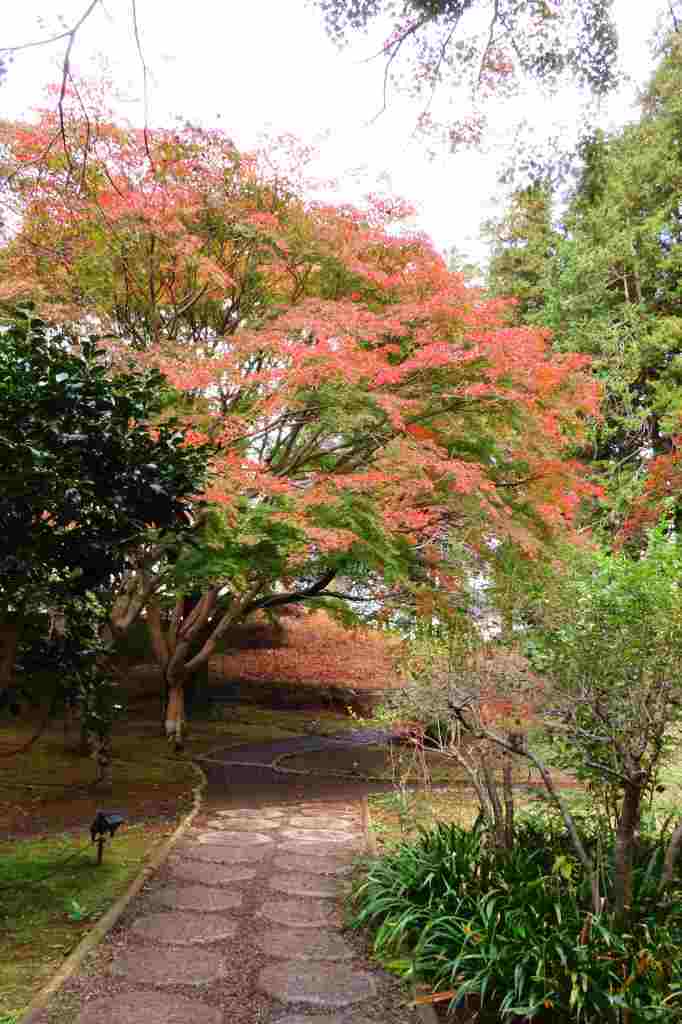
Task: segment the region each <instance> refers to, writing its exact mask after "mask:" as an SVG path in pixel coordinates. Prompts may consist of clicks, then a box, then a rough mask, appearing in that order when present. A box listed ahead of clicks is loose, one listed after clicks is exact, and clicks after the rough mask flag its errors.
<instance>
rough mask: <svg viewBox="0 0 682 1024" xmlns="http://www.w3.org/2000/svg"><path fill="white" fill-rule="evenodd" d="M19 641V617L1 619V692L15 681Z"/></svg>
mask: <svg viewBox="0 0 682 1024" xmlns="http://www.w3.org/2000/svg"><path fill="white" fill-rule="evenodd" d="M18 643H19V619H18V618H15V617H12V618H6V619H3V620H1V621H0V693H4V691H5V690H8V689H9V688H10V687H11V685H12V683H13V682H14V666H15V663H16V660H17V646H18Z"/></svg>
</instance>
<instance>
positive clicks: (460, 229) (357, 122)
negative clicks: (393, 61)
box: [0, 0, 659, 256]
mask: <svg viewBox="0 0 682 1024" xmlns="http://www.w3.org/2000/svg"><path fill="white" fill-rule="evenodd" d="M106 2H107V7H106V10H105V11H101V10H98V11H97V12H96V14H94V15H93V17H92V18H91V19H90V21H89V22H88V23H87V24H86V26H85V27H84V29H83V32H82V35H79V37H78V41H77V46H76V49H75V52H74V55H73V64H74V65H75V67H76V68H77V69H78V70H80V71H81V72H83V73H86V74H88V73H92V72H93V69H94V68H96V67H97V66H98V65H97V63H96V62H97V61H98V60H99V59H100V58H99V56H98V55H101V54H102V53H105V54H106V55H107V58H108V61H109V64H110V70H111V74H112V76H113V77H114V79H115V80H116V82H117V83H120V84H121V86H122V88H123V89H125V90H127V92H128V94H129V96H130V97H131V100H130V103H129V104H128V107H127V111H126V112H127V113H128V116H130V117H131V119H133V120H139V119H140V108H139V97H140V95H141V75H140V68H139V59H138V57H137V54H136V51H135V49H134V44H133V41H132V38H131V32H130V4H129V0H106ZM5 3H6V4H9V0H5ZM85 6H86V4H85V0H22V2H21V3H20V4H19V3H15V4H12V9H11V11H8V10H7V9H5V10H4V11H3V18H2V27H1V30H0V32H1V34H0V45H5V46H10V45H13V44H18V43H22V42H25V41H28V40H31V39H35V38H41V37H42V36H43V35H44V34H50V32H51V31H52V30H54V29H55V28H58V27H59V22H58V20H57V12H59V14H61V15H63V17H64V20H65V22H66V24H68V25H70V24H72V23H73V22H74V21H75V20H76V18H77V17H78V15H79V14H80V13H81V12H82V10H83V9H84V7H85ZM658 8H659V0H644V2H642V0H616V2H615V10H616V13H617V17H618V22H619V27H620V33H621V47H622V55H623V63H624V65H625V67H626V68H627V70H628V71H629V72H630V73H631V75H632V76H633V79H634V81H635V82H637V83H641V82H642V81H643V80H645V79H646V78H647V77H648V74H649V73H650V71H651V59H650V55H649V48H648V45H647V41H648V39H649V37H650V35H651V32H652V30H653V26H654V21H655V17H656V14H657V10H658ZM138 12H139V17H140V30H141V36H142V42H143V46H144V52H145V57H146V59H147V63H148V64H149V66H150V68H151V70H152V74H153V77H154V81H153V85H152V92H151V117H150V121H151V123H152V124H153V123H163V122H167V121H168V119H169V118H170V117H171V116H172V115H175V114H177V115H180V116H182V117H183V118H188V119H190V120H193V121H200V122H201V123H203V124H205V125H209V126H213V125H219V126H221V127H222V128H223V129H224V130H225V131H226V132H228V133H229V134H230V135H231V136H232V138H234V140H235V142H236V143H237V144H238V145H241V146H243V147H246V148H248V147H249V145H252V144H253V143H254V142H255V141H256V140H257V138H258V136H259V134H260V133H261V132H262V131H264V130H266V131H272V132H275V133H278V132H284V131H289V132H293V133H295V134H297V135H299V136H301V137H302V138H304V139H306V140H317V141H318V143H319V146H320V152H321V162H320V166H319V170H320V172H322V173H324V174H327V175H333V176H334V177H336V178H338V179H340V181H341V188H342V190H343V192H344V193H345V195H344V198H354V197H356V196H358V195H361V194H362V193H363V192H365V191H368V190H369V189H374V188H376V187H377V182H378V183H379V185H380V187H381V186H383V187H384V188H386V187H391V188H392V189H393V190H394V191H395V192H397V193H399V194H402V195H404V196H406V197H407V198H409V199H411V200H412V201H413V202H416V203H417V205H418V207H419V215H418V226H419V227H420V228H421V229H423V230H425V231H426V232H428V233H429V234H430V235H431V236H432V237H433V238H434V240H435V241H436V243H437V244H438V245H439V246H440V247H441V248H445V247H447V246H450V245H452V244H453V243H454V244H456V245H457V246H458V247H459V248H460V249H464V250H468V251H470V252H472V253H474V255H476V256H480V254H481V250H480V247H479V245H478V242H477V239H478V234H479V227H480V224H481V222H482V221H483V220H484V219H485V218H486V217H489V216H490V215H491V214H492V213H494V212H495V210H496V205H497V203H498V202H499V198H500V192H499V188H497V187H496V184H495V178H496V171H497V168H498V166H499V162H500V160H501V146H500V147H499V149H498V148H497V147H498V142H499V139H502V138H503V136H504V128H505V126H506V125H507V124H508V123H509V120H510V114H511V113H513V112H511V111H508V110H507V111H500V114H499V116H498V119H497V125H498V131H499V139H498V141H497V142H495V141H493V143H492V144H491V145H489V146H488V149H487V151H486V153H484V154H471V153H459V154H454V155H448V154H443V155H442V156H440V157H438V158H437V159H436V160H434V161H429V159H428V158H427V156H426V154H425V152H424V150H423V148H422V147H421V146H420V144H419V143H418V142H414V141H411V138H410V136H411V132H412V129H413V126H414V118H415V114H416V108H415V107H410V105H409V104H407V103H406V101H405V100H404V99H400V98H396V99H395V100H394V102H393V103H392V104H391V106H390V108H389V110H388V112H387V113H386V114H384V115H382V116H381V117H380V118H379V119H378V120H377V121H375V122H374V123H370V122H371V121H372V118H373V116H374V115H375V114H376V113H377V111H378V108H379V106H380V103H381V80H382V72H383V67H382V65H381V62H380V61H369V62H366V61H365V60H364V58H366V57H367V56H369V55H370V54H371V52H372V46H371V43H370V42H369V41H363V40H358V42H357V43H356V44H355V45H354V46H353V48H352V50H350V51H345V52H341V53H339V52H338V51H337V50H336V49H335V47H333V46H332V44H331V43H330V42H329V40H328V39H327V38H326V36H325V35H324V32H323V30H322V25H321V21H320V16H319V14H318V12H317V11H315V10H314V9H311V8H310V7H309V6H308V5H307V4H306V3H305V0H192V2H191V3H187V2H186V0H183V2H180V0H138ZM41 17H42V18H43V19H44V20H43V27H42V29H41V26H40V19H41ZM62 52H63V48H62V47H61V45H55V46H53V47H51V48H50V49H49V50H48V49H46V48H40V49H36V50H30V51H26V52H24V53H21V54H19V55H18V56H17V58H16V60H15V63H14V65H13V66H12V68H11V69H10V73H9V75H8V78H7V81H6V83H5V84H4V85H3V87H2V88H0V116H3V115H4V116H8V115H9V116H13V117H18V116H22V115H26V114H27V113H28V111H29V110H30V108H32V107H34V106H35V105H36V104H39V103H40V102H41V99H42V90H43V88H44V86H45V85H46V84H47V83H49V82H51V81H55V80H56V79H57V77H58V76H57V71H56V63H55V62H56V60H57V59H58V58H59V57H60V56H61V55H62ZM93 62H94V63H93ZM632 97H633V89H632V88H630V89H626V90H624V91H623V93H622V94H621V95H620V96H619V97H617V98H616V99H615V100H612V101H611V103H610V105H609V109H608V110H605V111H604V115H603V116H604V118H605V119H608V120H609V121H611V122H616V123H620V122H622V121H624V120H626V119H629V118H632V117H633V116H634V112H633V109H632ZM136 98H137V100H138V102H135V99H136ZM523 110H524V112H525V113H526V114H527V113H529V112H532V115H533V117H534V118H535V119H536V122H537V130H538V134H542V133H549V132H550V131H551V125H552V123H553V122H554V120H555V119H556V117H557V115H560V116H561V117H562V119H563V120H564V121H565V122H567V123H568V124H569V125H570V124H571V123H572V122H575V119H576V112H577V110H578V100H577V98H576V97H575V96H571V95H566V96H565V97H563V99H561V100H555V101H554V102H552V103H551V104H546V105H545V106H543V105H542V104H540V103H539V102H537V101H533V102H531V101H529V100H528V99H526V100H524V101H523Z"/></svg>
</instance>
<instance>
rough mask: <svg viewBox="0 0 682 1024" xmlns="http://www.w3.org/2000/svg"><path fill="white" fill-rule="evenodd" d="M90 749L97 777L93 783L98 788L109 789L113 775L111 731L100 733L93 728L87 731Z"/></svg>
mask: <svg viewBox="0 0 682 1024" xmlns="http://www.w3.org/2000/svg"><path fill="white" fill-rule="evenodd" d="M88 739H89V743H90V749H91V751H92V757H93V760H94V762H95V766H96V771H97V777H96V782H95V785H96V786H97V788H98V789H102V790H110V789H111V788H112V783H113V776H112V765H111V733H109V732H107V733H106V734H105V735H101V734H100V733H98V732H95V731H94V730H91V731H90V732H89V733H88Z"/></svg>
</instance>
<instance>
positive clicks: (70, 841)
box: [0, 823, 173, 1024]
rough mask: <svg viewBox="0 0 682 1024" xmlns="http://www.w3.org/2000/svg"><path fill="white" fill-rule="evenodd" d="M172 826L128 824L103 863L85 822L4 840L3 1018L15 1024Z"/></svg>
mask: <svg viewBox="0 0 682 1024" xmlns="http://www.w3.org/2000/svg"><path fill="white" fill-rule="evenodd" d="M172 827H173V826H172V825H165V826H164V825H160V824H158V823H157V824H152V823H147V824H144V825H133V826H129V827H126V828H122V829H121V830H119V832H118V834H117V835H116V837H115V838H114V840H113V841H111V842H108V843H107V845H106V847H105V851H104V858H103V862H102V864H101V865H100V866H99V867H98V866H97V864H96V855H95V847H94V846H93V845H92V844H91V843H90V836H89V834H88V833H87V831H85V830H84V831H82V832H78V833H73V834H69V835H60V836H54V837H51V838H41V839H23V840H19V841H16V842H3V843H0V908H1V909H0V1022H2V1024H10V1021H12V1018H13V1016H14V1015H15V1014H16V1015H18V1014H19V1012H20V1010H21V1009H22V1008H23V1007H24V1006H25V1005H26V1004H27V1003H28V1002H29V1001H30V999H31V998H32V996H33V995H34V994H35V992H36V991H37V989H38V988H39V987H40V986H41V985H42V984H45V983H46V982H47V981H49V979H50V977H51V976H52V975H53V974H54V972H55V971H56V970H57V969H58V967H59V966H60V964H61V963H62V961H63V959H64V958H65V957H66V956H68V954H69V953H70V952H71V950H72V949H73V948H74V947H75V946H76V944H77V943H78V941H79V940H80V939H81V938H82V937H83V935H84V934H85V932H87V931H88V929H89V928H90V927H91V926H92V924H93V923H94V922H95V921H96V920H97V919H98V918H99V917H101V916H102V914H103V913H105V912H106V910H108V908H109V906H110V905H111V903H112V902H113V900H114V899H115V898H116V897H117V896H119V895H120V893H122V892H123V890H124V889H125V887H126V885H127V884H128V883H129V882H130V880H131V879H132V878H133V877H134V875H135V874H137V872H138V871H139V869H140V867H141V866H142V865H143V864H144V863H145V861H146V860H147V859H148V858H149V856H150V854H151V853H152V852H153V850H154V849H155V848H156V847H157V845H158V844H159V843H160V842H161V841H162V840H163V839H164V838H165V836H166V835H168V834H170V832H171V831H172ZM3 1015H4V1016H3Z"/></svg>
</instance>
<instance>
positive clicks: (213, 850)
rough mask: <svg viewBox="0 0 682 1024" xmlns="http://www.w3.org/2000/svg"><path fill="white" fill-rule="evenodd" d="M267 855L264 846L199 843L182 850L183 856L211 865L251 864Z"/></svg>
mask: <svg viewBox="0 0 682 1024" xmlns="http://www.w3.org/2000/svg"><path fill="white" fill-rule="evenodd" d="M266 853H267V848H266V847H264V846H231V845H229V844H228V843H213V844H212V845H210V846H209V845H205V846H203V845H202V846H200V845H199V844H198V843H197V844H195V845H192V846H189V845H188V844H187V843H185V844H184V846H183V848H182V854H183V856H185V857H188V858H189V859H190V860H203V861H207V862H208V863H209V864H242V863H248V864H251V863H253V861H256V860H260V859H261V858H262V857H264V856H265V854H266Z"/></svg>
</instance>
